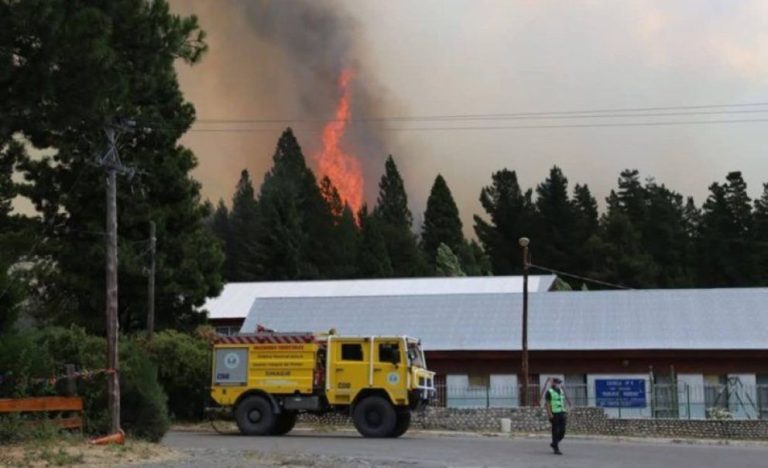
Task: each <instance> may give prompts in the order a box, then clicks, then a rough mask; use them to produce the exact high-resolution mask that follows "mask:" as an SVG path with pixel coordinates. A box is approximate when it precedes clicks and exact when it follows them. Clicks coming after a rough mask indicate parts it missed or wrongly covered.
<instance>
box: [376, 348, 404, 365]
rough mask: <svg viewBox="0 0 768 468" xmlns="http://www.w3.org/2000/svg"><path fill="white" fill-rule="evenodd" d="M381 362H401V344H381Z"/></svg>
mask: <svg viewBox="0 0 768 468" xmlns="http://www.w3.org/2000/svg"><path fill="white" fill-rule="evenodd" d="M379 362H389V363H392V364H400V346H399V345H398V344H397V343H381V344H379Z"/></svg>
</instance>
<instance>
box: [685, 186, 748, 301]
mask: <svg viewBox="0 0 768 468" xmlns="http://www.w3.org/2000/svg"><path fill="white" fill-rule="evenodd" d="M726 181H727V182H726V183H725V184H718V183H717V182H715V183H713V184H712V185H710V187H709V190H710V195H709V197H708V198H707V201H706V202H705V203H704V207H703V213H702V216H701V242H700V247H699V261H700V263H699V272H698V273H699V284H700V285H701V286H705V287H715V286H749V285H751V284H754V282H755V281H756V278H757V277H758V274H757V259H756V258H755V255H754V250H753V246H754V245H753V243H752V242H751V238H752V205H751V201H750V198H749V196H748V195H747V190H746V189H747V186H746V183H745V182H744V179H743V178H742V177H741V173H740V172H731V173H729V174H728V176H727V177H726Z"/></svg>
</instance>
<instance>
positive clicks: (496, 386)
mask: <svg viewBox="0 0 768 468" xmlns="http://www.w3.org/2000/svg"><path fill="white" fill-rule="evenodd" d="M490 384H491V385H490V398H489V403H490V407H491V408H514V407H516V406H517V405H518V403H519V392H518V391H517V375H514V374H491V379H490Z"/></svg>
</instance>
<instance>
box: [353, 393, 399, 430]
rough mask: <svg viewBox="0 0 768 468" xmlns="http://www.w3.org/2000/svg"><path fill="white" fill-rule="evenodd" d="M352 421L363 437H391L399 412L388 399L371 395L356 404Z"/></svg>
mask: <svg viewBox="0 0 768 468" xmlns="http://www.w3.org/2000/svg"><path fill="white" fill-rule="evenodd" d="M352 422H353V423H354V424H355V429H357V432H359V433H360V434H362V435H363V437H389V436H390V435H391V434H392V433H393V432H394V430H395V425H396V424H397V413H396V412H395V408H394V407H393V406H392V404H391V403H390V402H389V401H388V400H386V399H384V398H382V397H380V396H369V397H366V398H364V399H363V400H362V401H360V402H359V403H357V404H356V405H355V409H354V410H353V411H352Z"/></svg>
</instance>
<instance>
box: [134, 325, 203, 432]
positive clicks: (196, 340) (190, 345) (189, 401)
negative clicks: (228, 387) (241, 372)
mask: <svg viewBox="0 0 768 468" xmlns="http://www.w3.org/2000/svg"><path fill="white" fill-rule="evenodd" d="M147 349H148V350H149V355H150V357H151V359H152V361H153V362H154V363H155V365H156V366H157V369H158V380H159V381H160V384H161V385H162V386H163V389H165V392H166V393H167V394H168V408H169V411H170V413H171V416H172V417H173V418H175V419H181V420H197V419H200V418H202V416H203V408H204V407H205V404H206V401H207V398H208V394H209V388H210V385H211V357H210V345H209V344H208V342H207V341H206V340H205V339H204V338H203V337H199V336H197V335H189V334H184V333H179V332H177V331H173V330H167V331H163V332H161V333H158V334H156V335H155V336H154V337H153V339H152V341H151V342H150V343H149V344H148V348H147Z"/></svg>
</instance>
